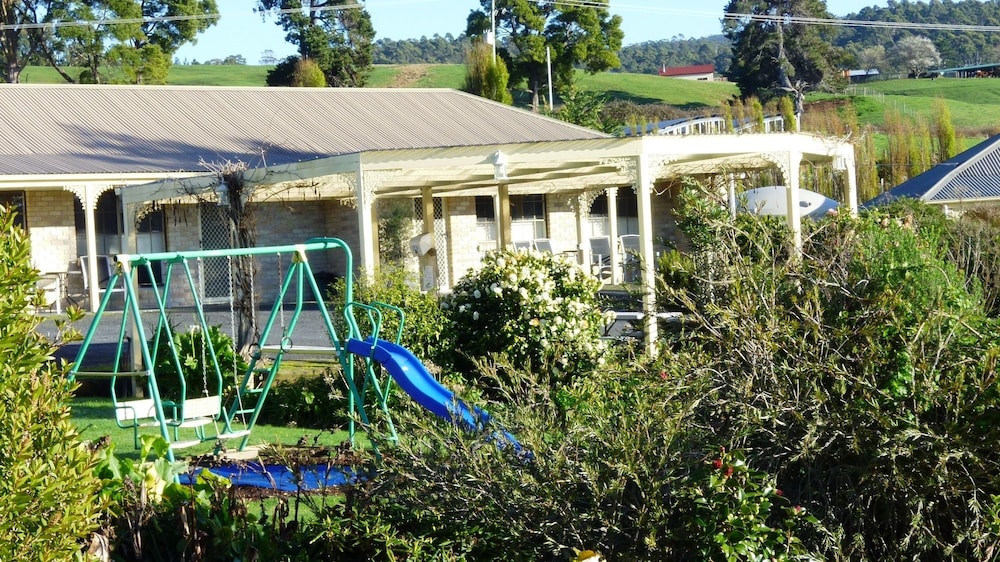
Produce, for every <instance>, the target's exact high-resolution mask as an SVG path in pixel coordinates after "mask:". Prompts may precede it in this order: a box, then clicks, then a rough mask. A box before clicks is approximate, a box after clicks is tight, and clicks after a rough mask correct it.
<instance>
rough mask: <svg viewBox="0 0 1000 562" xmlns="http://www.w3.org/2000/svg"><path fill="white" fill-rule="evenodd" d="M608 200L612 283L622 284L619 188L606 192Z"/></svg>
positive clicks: (606, 190) (612, 188)
mask: <svg viewBox="0 0 1000 562" xmlns="http://www.w3.org/2000/svg"><path fill="white" fill-rule="evenodd" d="M604 193H605V194H606V195H607V198H608V237H609V242H611V282H612V283H620V282H621V281H622V276H621V274H620V273H619V265H621V256H620V255H618V188H617V187H611V188H608V189H605V190H604Z"/></svg>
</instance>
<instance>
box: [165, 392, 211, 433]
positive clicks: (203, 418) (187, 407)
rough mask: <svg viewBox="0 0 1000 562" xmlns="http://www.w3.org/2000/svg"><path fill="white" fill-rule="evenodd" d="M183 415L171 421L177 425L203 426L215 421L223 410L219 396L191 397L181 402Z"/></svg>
mask: <svg viewBox="0 0 1000 562" xmlns="http://www.w3.org/2000/svg"><path fill="white" fill-rule="evenodd" d="M179 407H180V411H181V416H183V417H182V418H180V419H175V420H173V421H172V422H170V425H173V426H175V427H202V426H205V425H208V424H210V423H213V422H215V420H216V419H217V418H218V417H219V414H220V413H221V412H222V400H221V399H220V397H219V396H205V397H203V398H191V399H188V400H185V401H184V402H182V403H180V404H179Z"/></svg>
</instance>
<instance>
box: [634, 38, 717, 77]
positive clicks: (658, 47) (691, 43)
mask: <svg viewBox="0 0 1000 562" xmlns="http://www.w3.org/2000/svg"><path fill="white" fill-rule="evenodd" d="M731 57H732V47H731V45H730V42H729V40H728V39H726V38H725V37H723V36H722V35H712V36H710V37H701V38H695V39H683V38H681V39H678V38H676V37H675V38H673V39H668V40H667V39H665V40H660V41H645V42H642V43H636V44H633V45H627V46H625V47H622V49H621V51H619V52H618V58H619V59H621V63H622V66H621V69H622V70H623V71H625V72H635V73H640V74H656V72H657V71H658V70H659V69H661V68H662V67H664V66H666V67H668V68H669V67H674V66H691V65H695V64H714V65H715V69H716V71H718V72H724V71H725V70H726V69H727V68H729V60H730V58H731Z"/></svg>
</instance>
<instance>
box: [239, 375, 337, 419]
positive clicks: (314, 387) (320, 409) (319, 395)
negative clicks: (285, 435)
mask: <svg viewBox="0 0 1000 562" xmlns="http://www.w3.org/2000/svg"><path fill="white" fill-rule="evenodd" d="M346 392H347V391H346V384H345V383H344V381H343V374H342V371H341V369H340V367H339V366H337V367H326V368H324V369H323V371H322V374H321V375H320V376H315V375H312V376H302V377H298V378H295V379H293V380H279V381H276V382H275V383H274V385H272V386H271V390H270V391H269V392H268V394H267V407H266V408H264V409H262V410H261V411H260V417H259V418H258V419H257V423H263V424H271V425H289V426H296V427H301V428H307V429H334V428H337V427H340V426H341V425H343V424H345V423H347V421H348V415H349V412H348V408H347V397H346Z"/></svg>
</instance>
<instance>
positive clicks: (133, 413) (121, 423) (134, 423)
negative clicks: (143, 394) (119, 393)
mask: <svg viewBox="0 0 1000 562" xmlns="http://www.w3.org/2000/svg"><path fill="white" fill-rule="evenodd" d="M115 422H116V423H117V424H118V427H120V428H122V429H128V428H132V438H133V442H134V443H135V448H136V449H138V448H139V428H140V427H156V426H158V425H159V422H157V421H156V402H155V401H154V400H153V399H152V398H146V399H142V400H129V401H128V402H118V403H116V404H115Z"/></svg>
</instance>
